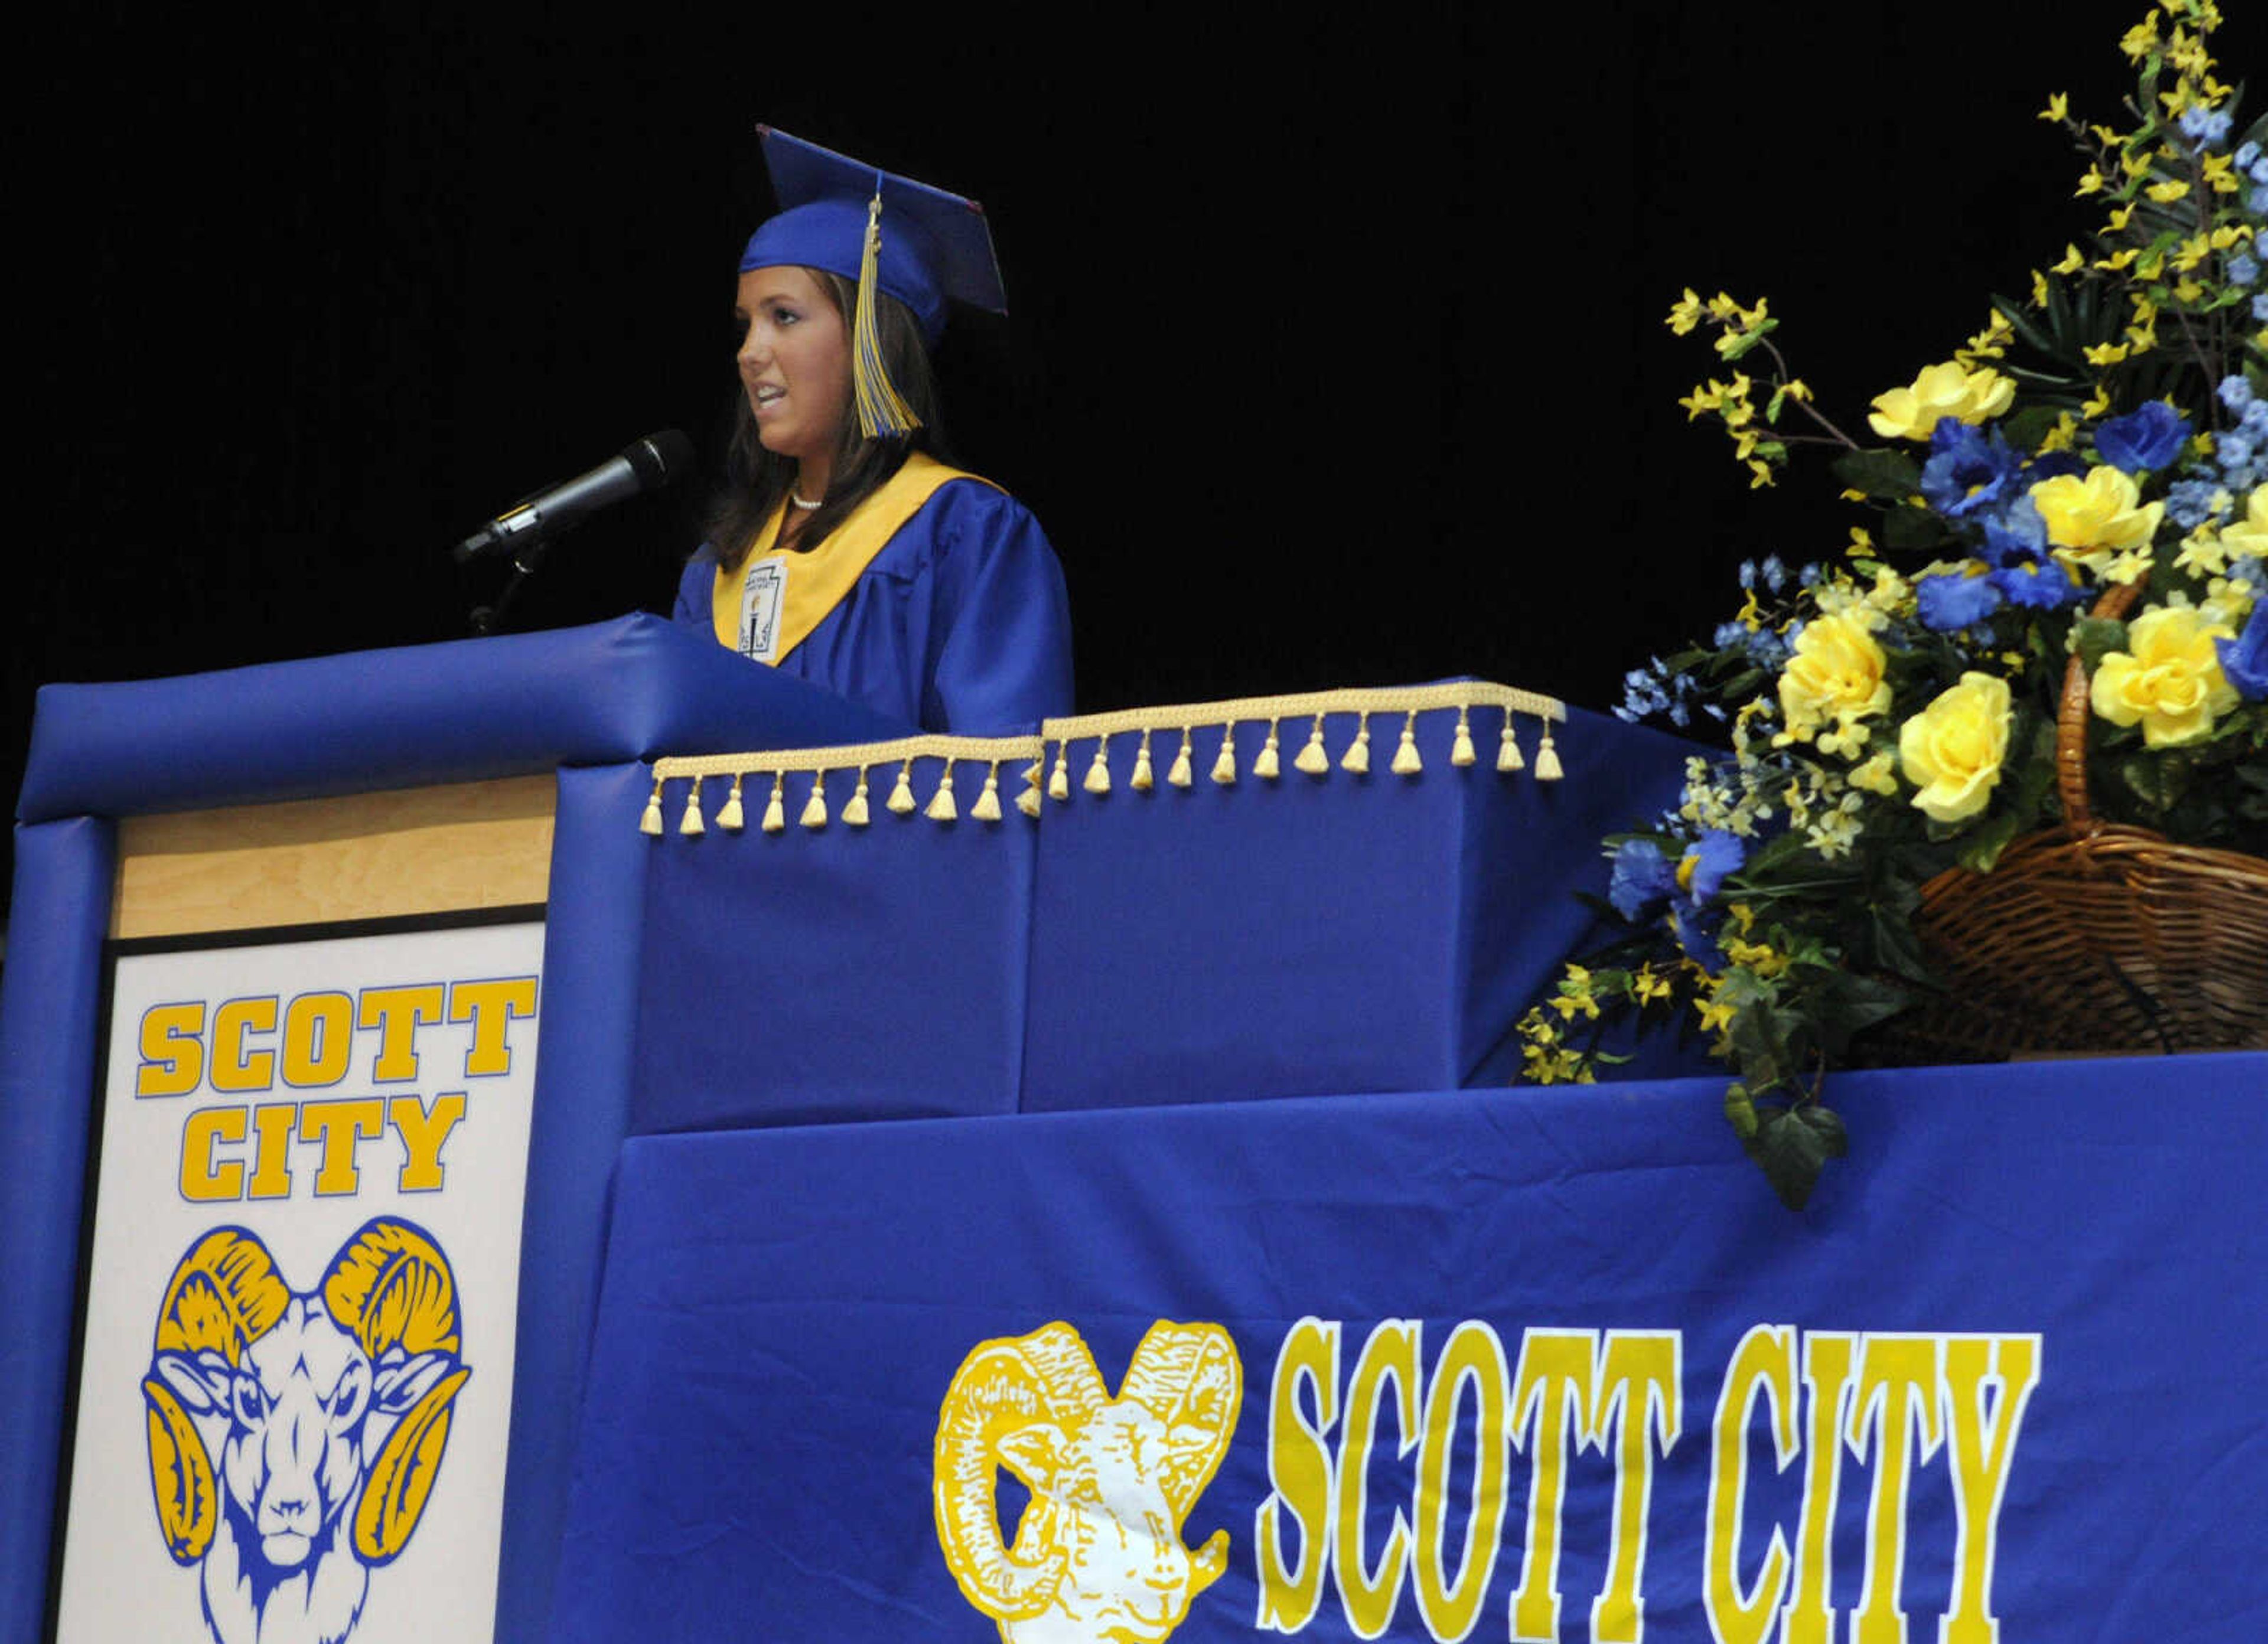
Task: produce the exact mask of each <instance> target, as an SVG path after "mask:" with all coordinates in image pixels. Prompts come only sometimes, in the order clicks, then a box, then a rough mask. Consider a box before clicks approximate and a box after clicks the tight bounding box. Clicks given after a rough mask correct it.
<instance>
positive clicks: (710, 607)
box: [669, 542, 717, 636]
mask: <svg viewBox="0 0 2268 1644" xmlns="http://www.w3.org/2000/svg"><path fill="white" fill-rule="evenodd" d="M716 588H717V552H716V550H715V549H713V548H711V547H710V546H709V545H708V544H707V543H705V542H704V543H703V544H702V545H701V546H700V547H698V548H696V550H694V554H693V557H692V558H691V559H689V560H688V561H686V562H685V571H684V574H683V575H682V576H680V577H679V578H678V579H677V605H676V607H675V609H674V610H672V611H671V612H670V613H669V616H670V620H672V621H673V622H680V623H682V624H683V625H684V626H685V627H687V628H691V629H693V630H694V631H695V632H696V633H699V634H707V635H711V636H714V635H715V634H716V632H717V617H716V604H715V600H716Z"/></svg>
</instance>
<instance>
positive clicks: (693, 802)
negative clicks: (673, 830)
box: [677, 776, 703, 839]
mask: <svg viewBox="0 0 2268 1644" xmlns="http://www.w3.org/2000/svg"><path fill="white" fill-rule="evenodd" d="M677 831H678V832H679V833H682V834H684V835H685V836H686V837H687V838H689V839H699V838H700V837H701V834H702V832H703V830H702V826H701V779H700V778H699V777H698V776H696V777H695V778H694V779H693V790H692V792H690V793H689V794H687V795H686V796H685V814H684V815H683V816H681V817H680V818H678V819H677Z"/></svg>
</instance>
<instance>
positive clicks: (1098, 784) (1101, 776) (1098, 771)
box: [1079, 737, 1110, 794]
mask: <svg viewBox="0 0 2268 1644" xmlns="http://www.w3.org/2000/svg"><path fill="white" fill-rule="evenodd" d="M1079 786H1080V787H1082V788H1084V789H1086V791H1087V792H1089V793H1091V794H1107V793H1108V792H1109V791H1110V738H1108V737H1097V738H1095V739H1094V764H1092V765H1090V766H1088V767H1086V781H1085V782H1081V783H1080V784H1079Z"/></svg>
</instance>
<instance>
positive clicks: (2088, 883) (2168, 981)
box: [1892, 583, 2268, 1061]
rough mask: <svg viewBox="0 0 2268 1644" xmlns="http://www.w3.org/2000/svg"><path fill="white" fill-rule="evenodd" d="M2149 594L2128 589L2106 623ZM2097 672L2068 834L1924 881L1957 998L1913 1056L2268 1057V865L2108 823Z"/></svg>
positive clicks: (1940, 1006) (2075, 719)
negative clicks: (2097, 726) (2260, 1053)
mask: <svg viewBox="0 0 2268 1644" xmlns="http://www.w3.org/2000/svg"><path fill="white" fill-rule="evenodd" d="M2140 593H2141V584H2140V583H2130V584H2127V585H2126V586H2124V587H2120V588H2115V589H2113V590H2111V591H2110V592H2109V593H2108V594H2106V595H2105V596H2104V597H2103V598H2102V602H2101V603H2100V604H2099V605H2096V607H2095V614H2096V615H2097V616H2108V617H2118V616H2123V615H2124V614H2125V613H2126V612H2127V611H2128V610H2129V609H2130V608H2131V607H2132V605H2133V602H2134V600H2135V599H2136V598H2139V595H2140ZM2088 711H2089V704H2088V678H2087V672H2086V670H2085V669H2084V668H2083V667H2082V666H2081V665H2080V660H2079V658H2078V657H2073V658H2072V660H2071V666H2070V668H2069V669H2068V671H2067V672H2066V674H2065V676H2064V690H2063V700H2062V701H2061V703H2060V704H2059V711H2058V716H2057V725H2056V787H2057V792H2058V797H2059V798H2060V799H2061V801H2062V804H2063V813H2064V824H2063V826H2061V827H2057V828H2050V829H2046V830H2043V832H2040V833H2032V834H2029V835H2027V836H2026V837H2024V838H2022V839H2020V840H2016V841H2015V842H2014V844H2012V845H2011V846H2009V848H2007V851H2006V852H2005V853H2003V854H2002V855H2001V857H2000V860H1999V863H1998V865H1997V866H1995V867H1994V869H1993V870H1992V872H1990V873H1974V872H1971V871H1970V870H1967V869H1964V868H1955V869H1952V870H1948V871H1947V872H1945V873H1941V874H1940V875H1938V876H1937V877H1935V878H1933V879H1932V880H1931V881H1930V882H1929V883H1928V884H1926V885H1924V886H1923V887H1922V893H1921V894H1922V905H1921V907H1920V909H1919V911H1918V913H1917V914H1916V915H1915V928H1916V932H1917V934H1918V936H1920V938H1921V943H1922V946H1923V949H1924V950H1925V951H1926V953H1927V954H1928V956H1929V959H1930V965H1931V968H1932V970H1933V971H1934V972H1936V973H1937V974H1939V975H1940V976H1941V977H1943V978H1944V980H1945V981H1946V984H1947V992H1946V993H1945V994H1942V995H1938V996H1934V997H1931V998H1928V999H1926V1000H1925V1001H1924V1002H1922V1004H1921V1005H1920V1006H1919V1007H1918V1009H1916V1010H1914V1011H1912V1012H1911V1013H1909V1014H1908V1015H1907V1016H1905V1017H1903V1018H1901V1019H1900V1020H1899V1021H1898V1022H1897V1023H1896V1024H1894V1027H1893V1030H1892V1031H1893V1034H1894V1037H1895V1039H1896V1040H1897V1041H1898V1042H1899V1045H1900V1048H1901V1049H1902V1050H1911V1051H1918V1052H1920V1053H1925V1054H1927V1055H1930V1056H1933V1057H1934V1058H1936V1059H1939V1060H1947V1061H1999V1060H2002V1059H2005V1058H2007V1057H2009V1056H2012V1055H2021V1054H2025V1053H2041V1052H2058V1051H2079V1052H2089V1051H2092V1052H2111V1051H2168V1052H2171V1051H2184V1050H2233V1049H2241V1048H2253V1049H2259V1048H2268V861H2264V860H2263V859H2262V858H2260V857H2257V856H2251V855H2244V854H2242V853H2241V852H2237V851H2228V850H2207V849H2202V848H2198V847H2195V846H2190V845H2177V844H2175V843H2174V842H2173V841H2172V840H2168V839H2166V838H2164V837H2163V836H2162V835H2160V834H2157V833H2151V832H2149V831H2148V830H2147V829H2144V828H2137V827H2125V826H2118V825H2116V824H2110V823H2104V822H2101V821H2098V820H2097V819H2096V818H2095V814H2094V811H2093V809H2092V807H2091V806H2090V805H2089V804H2088V796H2087V721H2088Z"/></svg>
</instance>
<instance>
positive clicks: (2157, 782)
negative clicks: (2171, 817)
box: [2118, 753, 2190, 811]
mask: <svg viewBox="0 0 2268 1644" xmlns="http://www.w3.org/2000/svg"><path fill="white" fill-rule="evenodd" d="M2118 776H2119V780H2120V781H2122V782H2124V783H2125V784H2126V786H2127V788H2128V789H2130V790H2131V791H2132V793H2133V794H2134V795H2135V796H2136V797H2138V798H2139V799H2140V800H2141V801H2142V803H2143V804H2146V805H2148V806H2150V807H2151V808H2152V809H2154V810H2156V811H2170V810H2172V809H2173V808H2174V807H2175V806H2176V804H2180V803H2181V798H2182V796H2183V794H2184V793H2186V792H2188V791H2189V785H2190V766H2189V762H2188V761H2187V760H2180V759H2169V758H2167V757H2164V756H2162V755H2152V754H2148V753H2138V754H2136V755H2134V756H2133V757H2132V758H2131V759H2128V760H2124V761H2123V762H2122V763H2121V764H2120V765H2119V767H2118Z"/></svg>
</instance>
